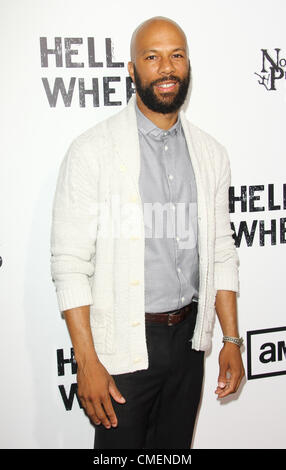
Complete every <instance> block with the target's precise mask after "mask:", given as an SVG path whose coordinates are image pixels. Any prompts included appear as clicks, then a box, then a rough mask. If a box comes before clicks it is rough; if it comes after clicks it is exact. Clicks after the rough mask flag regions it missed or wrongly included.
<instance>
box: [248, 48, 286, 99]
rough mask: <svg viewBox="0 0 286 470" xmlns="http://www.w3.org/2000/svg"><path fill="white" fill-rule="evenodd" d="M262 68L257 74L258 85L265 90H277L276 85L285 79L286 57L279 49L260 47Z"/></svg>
mask: <svg viewBox="0 0 286 470" xmlns="http://www.w3.org/2000/svg"><path fill="white" fill-rule="evenodd" d="M261 52H262V68H261V70H259V72H254V73H255V75H257V76H258V77H259V78H258V83H259V85H262V86H263V87H264V88H265V89H266V90H268V91H271V90H277V87H278V86H279V85H280V84H281V83H282V82H283V80H285V79H286V59H285V57H283V55H282V52H281V49H278V48H277V49H271V50H268V49H261Z"/></svg>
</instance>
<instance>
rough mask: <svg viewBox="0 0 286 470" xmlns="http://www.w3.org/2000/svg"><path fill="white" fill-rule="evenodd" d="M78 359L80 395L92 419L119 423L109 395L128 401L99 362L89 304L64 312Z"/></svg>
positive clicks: (106, 425) (105, 424)
mask: <svg viewBox="0 0 286 470" xmlns="http://www.w3.org/2000/svg"><path fill="white" fill-rule="evenodd" d="M64 315H65V319H66V322H67V326H68V330H69V333H70V336H71V340H72V344H73V348H74V352H75V360H76V362H77V386H78V397H79V399H80V401H81V403H82V406H83V407H84V409H85V411H86V413H87V415H88V416H89V418H90V419H91V420H92V421H93V422H94V423H95V424H100V423H102V424H103V425H104V426H105V427H106V428H110V427H111V425H112V426H117V424H118V422H117V417H116V414H115V412H114V409H113V406H112V402H111V398H110V395H112V397H113V398H114V400H116V401H117V402H118V403H125V401H126V400H125V398H123V396H122V395H121V393H120V392H119V390H118V388H117V387H116V384H115V382H114V379H113V377H112V376H111V375H110V374H109V373H108V372H107V370H106V368H105V367H104V366H103V364H102V363H101V362H100V360H99V358H98V356H97V353H96V351H95V348H94V344H93V338H92V333H91V328H90V307H89V305H84V306H82V307H76V308H72V309H70V310H65V311H64Z"/></svg>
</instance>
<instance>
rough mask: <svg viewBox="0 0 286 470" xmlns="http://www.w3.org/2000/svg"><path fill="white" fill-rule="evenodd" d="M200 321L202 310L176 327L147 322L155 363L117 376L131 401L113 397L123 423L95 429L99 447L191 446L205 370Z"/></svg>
mask: <svg viewBox="0 0 286 470" xmlns="http://www.w3.org/2000/svg"><path fill="white" fill-rule="evenodd" d="M195 323H196V311H195V312H193V313H191V314H190V315H189V316H187V317H186V318H185V319H184V320H183V321H182V322H180V323H178V324H176V325H172V326H168V325H167V324H160V323H152V322H146V339H147V350H148V356H149V367H148V369H145V370H138V371H135V372H130V373H125V374H119V375H112V377H113V378H114V380H115V383H116V385H117V387H118V389H119V390H120V392H121V393H122V395H123V396H124V397H125V399H126V402H125V403H123V404H120V403H117V402H116V401H115V400H114V399H113V397H111V401H112V404H113V407H114V411H115V413H116V415H117V419H118V425H117V427H116V428H113V427H111V428H110V429H106V428H105V427H104V426H103V425H102V424H100V425H98V426H96V427H95V440H94V448H95V449H189V448H190V445H191V441H192V435H193V429H194V424H195V419H196V414H197V409H198V405H199V401H200V395H201V388H202V380H203V373H204V352H203V351H195V350H193V349H191V342H190V341H189V340H190V338H192V335H193V331H194V327H195Z"/></svg>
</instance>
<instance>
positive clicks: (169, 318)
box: [168, 309, 180, 326]
mask: <svg viewBox="0 0 286 470" xmlns="http://www.w3.org/2000/svg"><path fill="white" fill-rule="evenodd" d="M179 310H180V309H178V310H175V312H178V311H179ZM175 315H176V313H168V326H173V325H174V323H171V320H172V316H173V317H174V316H175Z"/></svg>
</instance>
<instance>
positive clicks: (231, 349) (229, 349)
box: [215, 342, 245, 398]
mask: <svg viewBox="0 0 286 470" xmlns="http://www.w3.org/2000/svg"><path fill="white" fill-rule="evenodd" d="M219 366H220V370H219V377H218V387H217V389H216V391H215V393H216V394H217V395H218V398H224V397H226V396H227V395H230V394H231V393H235V392H236V391H237V390H238V387H239V385H240V382H241V379H242V378H243V376H244V375H245V372H244V367H243V363H242V359H241V353H240V348H239V347H238V346H237V345H236V344H233V343H229V342H226V343H225V344H224V346H223V348H222V350H221V352H220V355H219Z"/></svg>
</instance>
